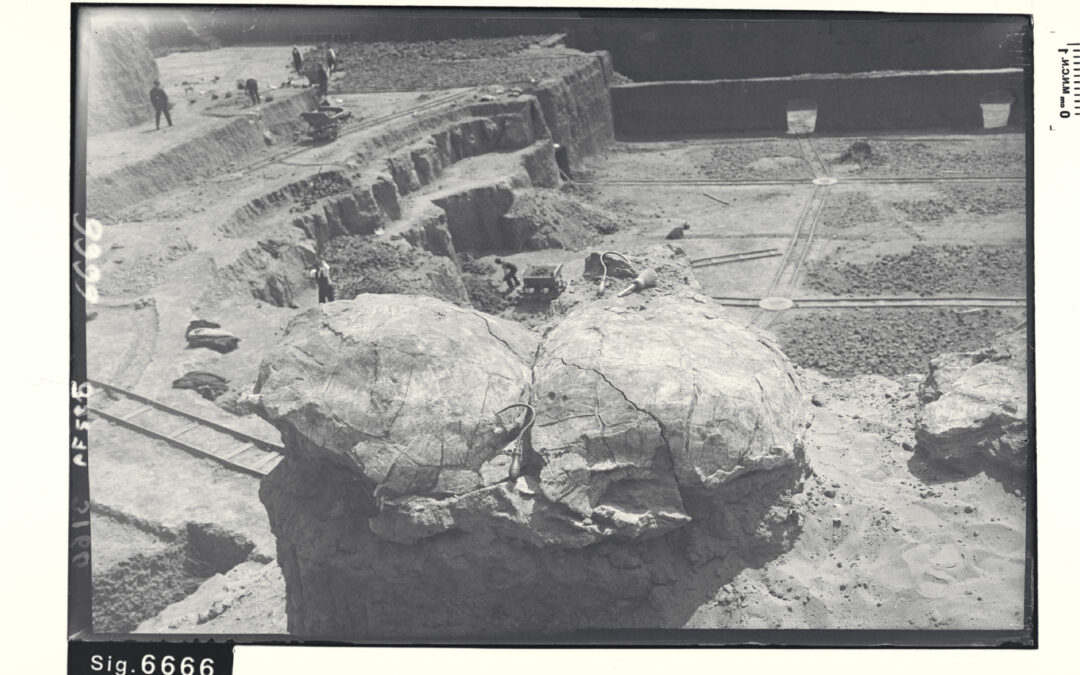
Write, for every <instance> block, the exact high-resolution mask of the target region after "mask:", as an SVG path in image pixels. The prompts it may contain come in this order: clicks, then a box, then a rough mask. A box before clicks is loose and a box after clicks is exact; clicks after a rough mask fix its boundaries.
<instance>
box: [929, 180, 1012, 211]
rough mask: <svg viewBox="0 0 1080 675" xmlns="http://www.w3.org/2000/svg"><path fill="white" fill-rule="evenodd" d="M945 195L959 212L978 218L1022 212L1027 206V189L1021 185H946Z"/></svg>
mask: <svg viewBox="0 0 1080 675" xmlns="http://www.w3.org/2000/svg"><path fill="white" fill-rule="evenodd" d="M945 193H946V194H947V195H948V196H949V201H950V202H952V203H954V204H956V207H957V208H958V209H959V210H961V211H964V212H966V213H973V214H975V215H979V216H995V215H997V214H999V213H1006V212H1008V211H1023V210H1024V208H1025V207H1026V206H1027V187H1026V186H1025V185H1023V184H1021V183H1004V184H1000V185H962V184H961V185H947V186H945Z"/></svg>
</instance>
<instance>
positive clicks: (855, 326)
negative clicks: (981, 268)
mask: <svg viewBox="0 0 1080 675" xmlns="http://www.w3.org/2000/svg"><path fill="white" fill-rule="evenodd" d="M1019 320H1020V319H1019V318H1018V317H1017V315H1016V314H1015V313H1006V312H1004V311H1002V310H997V309H983V310H979V311H965V312H957V311H953V310H952V309H941V308H935V309H903V310H901V309H896V310H882V309H868V310H858V309H851V310H826V311H809V310H802V311H793V312H787V313H786V314H785V315H784V316H783V317H781V318H780V319H779V320H778V321H777V323H776V324H774V330H776V332H777V335H778V336H779V338H780V341H781V343H782V346H783V350H784V353H785V354H787V355H788V357H789V358H790V359H791V360H792V361H794V362H795V363H797V364H799V365H800V366H802V367H804V368H813V369H814V370H818V371H820V372H822V373H825V374H827V375H830V376H834V377H851V376H854V375H865V374H870V373H873V374H877V375H885V376H889V377H892V376H898V375H906V374H908V373H925V372H927V370H928V368H929V363H930V360H931V359H933V358H934V357H936V356H938V355H939V354H942V353H945V352H955V351H968V350H974V349H978V348H980V347H983V346H985V345H986V344H989V342H990V340H991V339H992V338H993V337H994V336H995V335H997V334H998V333H1000V332H1003V331H1006V330H1009V329H1011V328H1012V327H1014V326H1015V325H1016V324H1017V323H1018V322H1019Z"/></svg>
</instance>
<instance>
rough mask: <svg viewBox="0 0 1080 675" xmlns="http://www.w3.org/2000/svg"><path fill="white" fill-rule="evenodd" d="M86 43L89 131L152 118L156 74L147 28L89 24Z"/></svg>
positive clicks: (120, 126)
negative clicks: (151, 90)
mask: <svg viewBox="0 0 1080 675" xmlns="http://www.w3.org/2000/svg"><path fill="white" fill-rule="evenodd" d="M89 35H90V39H89V41H88V45H87V94H86V95H87V107H86V125H87V133H88V134H90V135H93V134H98V133H101V132H105V131H113V130H116V129H124V128H126V127H130V126H134V125H136V124H142V123H143V122H148V121H150V120H151V119H153V115H154V111H153V108H152V107H151V106H150V88H151V87H153V86H154V80H156V79H157V77H158V68H157V63H155V62H154V57H153V55H152V54H151V53H150V45H149V37H148V35H147V32H146V29H145V28H144V27H143V26H141V25H140V24H137V23H123V24H108V25H104V26H97V25H91V29H90V31H89Z"/></svg>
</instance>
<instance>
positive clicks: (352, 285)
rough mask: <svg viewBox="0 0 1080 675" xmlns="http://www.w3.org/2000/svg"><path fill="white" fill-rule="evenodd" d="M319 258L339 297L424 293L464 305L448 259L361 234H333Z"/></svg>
mask: <svg viewBox="0 0 1080 675" xmlns="http://www.w3.org/2000/svg"><path fill="white" fill-rule="evenodd" d="M323 258H324V259H325V260H326V262H327V263H328V264H329V265H330V278H331V279H332V280H333V282H334V287H335V291H336V295H337V299H339V300H351V299H352V298H355V297H356V296H357V295H359V294H361V293H400V294H404V295H428V296H431V297H434V298H439V299H441V300H446V301H448V302H453V303H456V304H459V305H463V304H466V298H465V292H464V289H463V288H462V286H461V280H460V278H459V276H458V272H457V268H456V267H455V266H454V263H453V261H451V260H450V259H449V258H442V257H438V256H433V255H431V254H430V253H428V252H427V251H422V250H419V249H415V248H411V247H404V246H396V245H394V244H391V243H389V242H386V241H380V240H376V239H372V238H371V237H366V236H362V235H352V236H343V237H335V238H334V239H332V240H331V241H330V243H329V245H328V246H327V248H326V252H325V253H324V254H323Z"/></svg>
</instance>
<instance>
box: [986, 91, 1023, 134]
mask: <svg viewBox="0 0 1080 675" xmlns="http://www.w3.org/2000/svg"><path fill="white" fill-rule="evenodd" d="M1015 100H1016V99H1015V97H1014V96H1013V95H1012V94H1010V93H1008V92H992V93H989V94H986V95H985V96H983V97H982V99H981V100H980V101H979V107H980V108H982V116H983V129H1000V128H1002V127H1004V126H1006V125H1008V124H1009V113H1011V112H1012V104H1013V101H1015Z"/></svg>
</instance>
